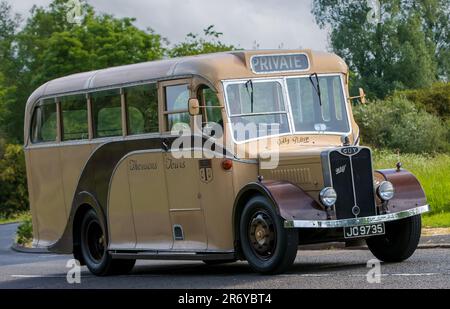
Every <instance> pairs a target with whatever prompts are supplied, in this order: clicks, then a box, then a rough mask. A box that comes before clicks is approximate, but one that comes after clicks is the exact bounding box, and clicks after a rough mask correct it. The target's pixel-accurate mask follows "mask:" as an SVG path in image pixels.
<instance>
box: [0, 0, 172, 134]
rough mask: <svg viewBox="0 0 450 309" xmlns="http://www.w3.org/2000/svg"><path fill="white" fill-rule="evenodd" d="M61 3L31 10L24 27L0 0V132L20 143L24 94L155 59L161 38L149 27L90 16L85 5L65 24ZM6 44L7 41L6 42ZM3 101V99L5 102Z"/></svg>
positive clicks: (161, 48)
mask: <svg viewBox="0 0 450 309" xmlns="http://www.w3.org/2000/svg"><path fill="white" fill-rule="evenodd" d="M65 4H66V1H64V0H54V1H53V2H52V3H51V4H50V5H49V6H48V7H46V8H44V7H33V9H32V11H31V16H30V17H29V18H28V19H27V21H26V23H25V25H24V27H23V28H22V29H21V30H20V31H19V30H18V17H16V16H14V15H13V14H12V10H11V7H10V6H9V5H7V4H6V2H4V1H2V2H0V8H1V9H2V10H1V13H0V39H1V38H4V37H5V38H8V40H6V39H5V40H0V42H1V44H0V60H2V61H0V72H3V75H4V79H3V81H0V86H3V87H6V88H7V89H9V90H8V93H0V99H2V100H1V103H0V132H3V134H4V135H6V137H7V138H8V141H9V142H13V143H21V142H22V139H23V136H22V132H23V112H24V108H25V103H26V101H27V98H28V96H29V95H30V94H31V93H32V91H33V90H34V89H36V88H37V87H38V86H40V85H41V84H43V83H45V82H47V81H48V80H51V79H54V78H57V77H61V76H65V75H68V74H71V73H77V72H84V71H90V70H96V69H101V68H106V67H111V66H117V65H124V64H130V63H136V62H143V61H149V60H155V59H160V58H162V57H163V55H164V52H165V48H164V46H163V45H164V43H165V41H164V39H163V38H162V37H161V36H160V35H158V34H155V33H154V32H153V31H152V30H151V29H148V30H145V31H144V30H141V29H138V28H137V27H136V26H134V19H132V18H122V19H118V18H114V17H113V16H111V15H106V14H98V13H95V11H94V9H93V8H92V7H91V6H89V5H87V4H86V3H85V2H84V3H83V6H82V19H81V24H80V25H78V24H72V23H69V22H68V21H67V8H66V6H65ZM5 42H7V43H5ZM4 98H6V99H4Z"/></svg>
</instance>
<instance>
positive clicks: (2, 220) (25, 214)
mask: <svg viewBox="0 0 450 309" xmlns="http://www.w3.org/2000/svg"><path fill="white" fill-rule="evenodd" d="M29 216H30V213H29V212H28V211H26V212H21V213H18V214H15V215H13V216H11V217H8V218H3V217H1V216H0V224H6V223H15V222H22V221H24V220H26V219H27V218H28V217H29Z"/></svg>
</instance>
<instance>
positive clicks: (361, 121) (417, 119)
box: [353, 97, 450, 153]
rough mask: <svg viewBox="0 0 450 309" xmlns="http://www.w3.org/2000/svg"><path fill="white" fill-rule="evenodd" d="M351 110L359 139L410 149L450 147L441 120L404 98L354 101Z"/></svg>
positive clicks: (381, 145) (419, 150) (422, 149)
mask: <svg viewBox="0 0 450 309" xmlns="http://www.w3.org/2000/svg"><path fill="white" fill-rule="evenodd" d="M353 113H354V116H355V119H356V122H357V123H358V125H359V127H360V130H361V137H362V142H363V143H367V144H370V145H373V146H375V147H378V148H390V149H399V150H400V151H401V152H412V153H421V152H426V153H432V152H441V151H448V150H450V146H449V145H450V144H449V142H450V141H448V140H446V138H447V135H448V128H447V129H446V127H445V125H444V123H443V122H442V121H441V120H440V119H439V118H438V117H436V116H434V115H432V114H429V113H427V112H426V111H425V110H423V109H421V108H418V107H417V106H416V105H415V104H414V103H413V102H411V101H408V100H407V99H405V98H402V97H392V98H389V99H386V100H384V101H373V102H369V103H368V104H365V105H357V106H355V107H354V109H353Z"/></svg>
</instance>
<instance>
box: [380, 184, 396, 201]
mask: <svg viewBox="0 0 450 309" xmlns="http://www.w3.org/2000/svg"><path fill="white" fill-rule="evenodd" d="M377 193H378V196H379V197H380V199H382V200H383V201H389V200H390V199H392V198H393V197H394V186H393V185H392V183H391V182H389V181H383V182H382V183H380V185H379V186H378V189H377Z"/></svg>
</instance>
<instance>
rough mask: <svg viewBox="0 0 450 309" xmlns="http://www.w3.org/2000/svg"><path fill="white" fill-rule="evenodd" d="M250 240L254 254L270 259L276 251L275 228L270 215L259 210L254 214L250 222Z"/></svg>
mask: <svg viewBox="0 0 450 309" xmlns="http://www.w3.org/2000/svg"><path fill="white" fill-rule="evenodd" d="M248 231H249V239H250V243H251V247H252V249H253V251H254V253H255V254H256V255H257V256H258V257H260V258H262V259H268V258H270V257H271V256H272V255H273V253H274V250H275V245H276V233H275V226H274V223H273V221H272V218H271V217H270V215H269V214H268V213H267V212H266V211H264V210H259V211H257V212H255V213H254V214H253V216H252V217H251V218H250V222H249V229H248Z"/></svg>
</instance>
